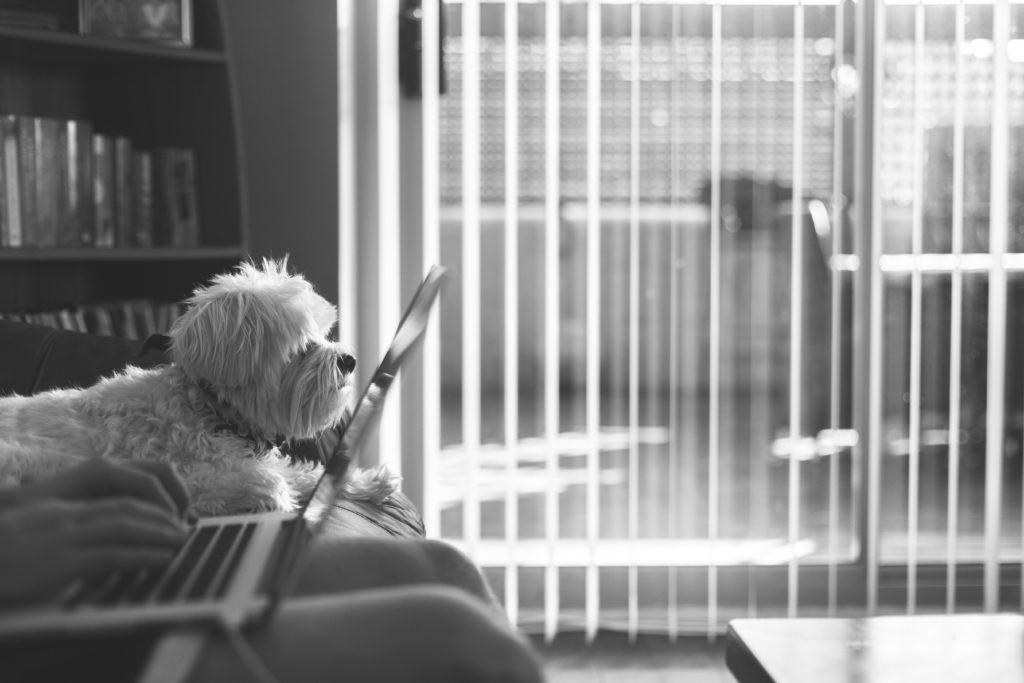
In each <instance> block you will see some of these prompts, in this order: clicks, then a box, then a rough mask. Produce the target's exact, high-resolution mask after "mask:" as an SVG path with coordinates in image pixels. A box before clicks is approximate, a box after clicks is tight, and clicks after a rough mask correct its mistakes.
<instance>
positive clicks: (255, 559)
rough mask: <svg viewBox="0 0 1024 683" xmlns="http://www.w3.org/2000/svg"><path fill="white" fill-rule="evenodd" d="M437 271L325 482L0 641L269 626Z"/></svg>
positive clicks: (204, 528)
mask: <svg viewBox="0 0 1024 683" xmlns="http://www.w3.org/2000/svg"><path fill="white" fill-rule="evenodd" d="M443 275H444V268H441V267H439V266H434V267H433V268H431V269H430V270H429V272H428V273H427V275H426V277H425V278H424V280H423V281H422V282H421V283H420V285H419V287H418V289H417V290H416V293H415V295H414V296H413V298H412V301H411V302H410V303H409V305H408V307H407V308H406V310H405V312H404V314H403V315H402V319H401V321H400V322H399V325H398V329H397V331H396V332H395V336H394V339H393V340H392V342H391V345H390V346H389V347H388V349H387V351H386V352H385V354H384V358H383V360H381V362H380V364H379V365H378V366H377V368H376V370H375V371H374V373H373V375H372V376H371V377H370V379H369V382H368V383H367V385H366V388H365V389H364V390H363V392H362V394H361V395H360V397H359V400H358V401H357V402H356V404H355V408H354V410H353V411H352V413H351V416H350V417H349V419H348V420H346V421H345V426H344V427H343V432H342V434H341V435H340V437H339V439H338V442H337V444H336V445H335V447H334V449H333V452H332V453H331V455H330V456H329V457H328V458H327V462H326V463H325V464H324V473H323V476H321V478H320V481H319V482H318V483H317V485H316V487H315V488H314V491H313V493H312V495H311V496H310V497H309V499H307V501H306V502H305V504H304V505H303V506H302V507H301V508H300V509H299V510H297V511H294V512H288V513H278V512H272V513H257V514H250V515H233V516H224V517H208V518H206V519H203V520H201V521H200V522H198V523H197V524H196V526H195V528H194V529H193V531H192V532H191V534H190V535H189V538H188V540H187V541H186V542H185V544H184V545H183V546H182V548H181V550H179V551H178V553H177V554H176V555H175V556H174V558H173V559H172V561H171V562H170V563H169V564H168V565H167V566H166V567H164V568H161V569H153V570H148V571H141V572H131V573H123V574H118V575H114V576H110V577H107V578H106V579H104V580H102V581H99V582H89V583H80V584H79V585H76V586H72V587H71V588H70V589H69V590H68V591H67V592H66V593H65V594H63V595H61V596H59V598H58V599H55V600H54V601H53V602H51V603H47V604H44V605H33V606H30V607H27V608H19V609H12V610H5V611H3V612H2V613H0V638H9V637H20V636H33V635H42V634H58V633H81V632H85V631H88V632H89V633H96V632H98V631H102V630H105V629H106V630H124V629H134V628H140V627H146V626H154V627H156V626H159V627H166V626H172V625H175V624H180V625H188V624H202V623H216V624H219V625H222V626H227V627H231V628H237V627H240V626H242V625H243V624H249V623H252V622H255V621H259V620H261V619H266V618H268V617H269V616H270V615H271V614H272V613H273V611H274V609H275V607H276V606H277V604H278V603H279V601H280V599H281V598H282V597H283V596H285V595H287V594H288V593H289V592H290V591H291V590H292V589H293V588H294V586H295V584H296V582H297V580H298V579H299V577H300V576H301V574H302V569H303V567H304V563H305V561H306V560H308V558H309V553H308V552H307V547H308V544H309V542H310V541H311V540H312V539H313V538H315V537H316V535H317V534H319V533H321V532H322V531H323V529H324V528H325V526H326V523H327V521H328V520H329V519H330V516H331V514H332V511H333V510H334V509H335V507H334V506H335V503H337V502H338V500H339V498H340V497H341V492H342V488H343V484H344V483H345V478H346V474H347V472H348V468H349V465H350V464H351V462H352V461H353V460H354V459H356V458H358V456H359V449H360V447H361V446H362V445H363V444H364V443H365V441H366V437H367V435H368V434H369V433H371V432H372V431H373V429H374V427H375V425H376V424H377V421H378V420H379V416H380V412H381V410H382V408H383V405H384V400H385V398H386V396H387V391H388V387H389V386H390V384H391V382H392V380H393V379H394V377H395V375H396V374H398V371H399V369H400V367H401V365H402V363H403V361H404V360H405V359H406V358H407V357H408V354H409V352H410V350H412V349H413V348H414V347H415V346H417V345H418V343H419V342H420V341H421V340H422V337H423V333H424V331H425V329H426V326H427V323H428V321H429V317H430V311H431V309H432V308H433V304H434V301H435V300H436V299H437V296H438V293H439V291H440V287H441V281H442V278H443Z"/></svg>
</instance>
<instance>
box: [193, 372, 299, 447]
mask: <svg viewBox="0 0 1024 683" xmlns="http://www.w3.org/2000/svg"><path fill="white" fill-rule="evenodd" d="M197 385H198V386H199V389H200V391H202V393H203V397H204V398H205V399H206V402H207V403H208V404H209V406H210V408H211V409H212V410H213V412H214V413H215V414H216V415H217V417H219V418H220V419H221V420H222V421H221V422H220V424H218V425H217V426H215V427H214V428H213V431H214V432H215V433H218V434H231V435H232V436H236V437H238V438H239V439H243V440H245V441H248V442H249V443H251V444H252V445H253V446H254V452H255V453H265V452H267V451H270V450H273V449H274V448H283V447H284V445H285V443H286V441H287V440H286V439H285V438H284V437H282V436H281V435H280V434H278V435H277V436H276V437H275V438H274V439H273V440H271V439H267V438H265V437H261V436H257V435H256V434H253V433H252V432H251V431H250V430H249V429H247V428H245V427H244V426H243V425H241V424H240V422H239V421H238V420H237V419H232V415H231V414H232V413H234V412H235V411H234V409H233V408H232V407H231V406H229V405H227V404H226V403H224V401H222V400H221V399H220V398H219V397H218V396H217V392H216V391H214V390H213V387H212V386H210V383H209V382H207V381H206V380H199V381H198V382H197Z"/></svg>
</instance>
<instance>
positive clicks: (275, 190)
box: [223, 0, 338, 303]
mask: <svg viewBox="0 0 1024 683" xmlns="http://www.w3.org/2000/svg"><path fill="white" fill-rule="evenodd" d="M223 4H224V9H225V15H226V16H225V23H226V30H227V33H228V40H229V41H230V43H229V49H230V51H231V56H232V60H233V64H234V68H235V80H236V84H237V94H238V108H239V117H240V121H241V134H242V148H243V152H244V155H245V159H244V166H245V173H246V192H247V196H248V198H247V204H248V207H247V208H248V213H249V223H250V252H251V254H252V255H253V256H254V257H257V258H259V257H263V256H282V255H284V254H289V255H290V257H291V263H292V264H293V266H294V267H295V268H296V269H297V270H299V271H301V272H303V273H305V274H306V276H307V277H308V278H309V279H310V280H311V281H312V282H313V285H314V286H315V287H316V289H317V291H319V292H320V293H321V294H323V295H324V297H326V298H327V299H330V300H331V301H334V303H337V291H338V273H337V266H338V231H337V224H338V95H337V92H338V90H337V83H338V58H337V15H336V6H335V3H334V2H320V1H317V2H281V1H280V0H224V3H223Z"/></svg>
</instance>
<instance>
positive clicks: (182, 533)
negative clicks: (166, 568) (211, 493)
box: [0, 460, 187, 604]
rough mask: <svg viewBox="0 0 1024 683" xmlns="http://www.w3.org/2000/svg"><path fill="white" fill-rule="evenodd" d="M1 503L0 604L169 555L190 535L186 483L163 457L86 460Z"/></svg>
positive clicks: (149, 563) (153, 563)
mask: <svg viewBox="0 0 1024 683" xmlns="http://www.w3.org/2000/svg"><path fill="white" fill-rule="evenodd" d="M19 493H20V495H19V496H18V497H17V498H16V499H15V500H14V501H13V502H9V504H8V505H7V506H6V507H4V508H2V509H0V604H2V603H15V602H30V601H36V600H40V599H44V598H46V597H49V596H52V595H54V594H55V593H57V592H58V591H60V590H61V589H63V588H65V587H66V586H68V585H69V584H71V583H72V582H74V581H76V580H79V579H84V580H89V579H93V578H98V577H102V576H107V575H111V574H115V573H117V572H121V571H129V570H135V569H141V568H144V567H151V566H158V565H161V564H164V563H166V562H167V561H169V560H170V558H171V557H172V556H173V554H174V552H175V551H176V550H177V549H178V548H179V547H180V545H181V543H182V542H183V541H184V539H185V538H186V536H187V529H186V527H185V525H184V524H183V523H182V522H181V521H180V516H181V513H182V511H183V510H184V509H185V508H186V507H187V496H186V495H185V489H184V486H182V485H181V481H180V479H178V477H177V475H176V474H175V473H174V471H173V470H172V469H171V468H169V467H167V466H165V465H160V464H159V463H142V462H135V463H131V464H127V463H126V464H120V465H118V464H113V463H109V462H105V461H101V460H96V461H89V462H87V463H85V464H83V465H81V466H79V467H76V468H74V469H72V470H68V471H67V472H65V473H62V474H60V475H57V476H54V477H52V478H50V479H47V480H44V481H41V482H39V483H36V484H32V485H29V486H27V487H25V488H24V489H20V490H19Z"/></svg>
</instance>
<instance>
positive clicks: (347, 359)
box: [338, 353, 356, 373]
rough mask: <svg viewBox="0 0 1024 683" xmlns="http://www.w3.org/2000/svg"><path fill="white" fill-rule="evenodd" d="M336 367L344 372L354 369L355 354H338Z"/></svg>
mask: <svg viewBox="0 0 1024 683" xmlns="http://www.w3.org/2000/svg"><path fill="white" fill-rule="evenodd" d="M338 369H339V370H341V371H342V372H344V373H351V372H352V371H353V370H355V369H356V359H355V356H352V355H349V354H347V353H343V354H341V355H340V356H338Z"/></svg>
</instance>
